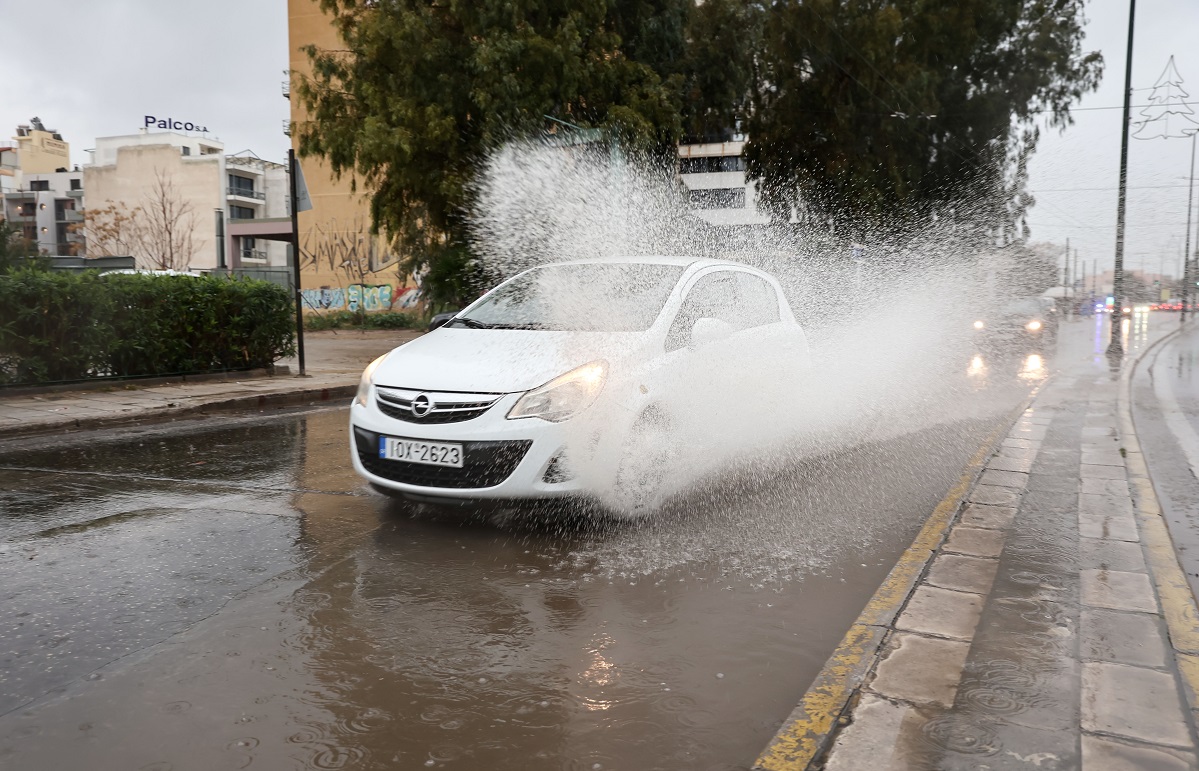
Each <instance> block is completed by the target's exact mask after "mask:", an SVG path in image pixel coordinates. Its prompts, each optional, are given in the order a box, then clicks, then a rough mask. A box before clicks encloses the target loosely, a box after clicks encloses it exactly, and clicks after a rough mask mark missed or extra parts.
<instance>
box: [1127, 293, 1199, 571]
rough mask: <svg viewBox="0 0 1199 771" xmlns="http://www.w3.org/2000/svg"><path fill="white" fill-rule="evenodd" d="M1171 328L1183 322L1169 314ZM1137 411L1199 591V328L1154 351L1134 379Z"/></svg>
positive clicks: (1161, 494) (1144, 445) (1157, 482)
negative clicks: (1198, 477)
mask: <svg viewBox="0 0 1199 771" xmlns="http://www.w3.org/2000/svg"><path fill="white" fill-rule="evenodd" d="M1167 320H1168V325H1169V327H1171V328H1173V327H1175V326H1177V325H1178V318H1177V314H1169V315H1168V316H1167V317H1166V319H1163V321H1167ZM1133 416H1134V419H1135V420H1136V425H1137V436H1138V438H1139V439H1140V442H1141V449H1142V451H1143V452H1144V453H1145V460H1146V462H1147V463H1148V464H1149V467H1150V469H1151V470H1152V473H1153V483H1154V487H1155V488H1156V489H1157V494H1158V498H1159V499H1160V500H1161V503H1162V507H1163V509H1164V511H1165V514H1166V521H1167V523H1168V524H1169V527H1170V535H1171V537H1172V538H1173V539H1174V545H1175V548H1176V549H1177V550H1178V554H1179V557H1180V558H1181V561H1182V567H1183V570H1185V571H1186V574H1187V579H1188V580H1189V581H1190V583H1191V591H1192V592H1196V593H1199V479H1197V478H1196V474H1199V327H1196V326H1195V324H1194V322H1191V323H1190V324H1188V326H1187V327H1186V328H1185V329H1184V330H1183V331H1182V333H1181V334H1179V335H1177V336H1176V337H1174V338H1172V339H1171V340H1169V341H1167V342H1165V343H1162V344H1161V345H1159V346H1157V347H1156V348H1155V349H1154V350H1152V351H1151V352H1150V353H1149V354H1148V356H1147V357H1146V359H1145V360H1144V361H1143V362H1142V363H1141V366H1140V367H1139V368H1138V369H1137V372H1136V377H1135V379H1134V380H1133Z"/></svg>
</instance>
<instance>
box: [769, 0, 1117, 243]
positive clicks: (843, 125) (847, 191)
mask: <svg viewBox="0 0 1199 771" xmlns="http://www.w3.org/2000/svg"><path fill="white" fill-rule="evenodd" d="M1082 7H1083V0H1052V1H1048V0H931V1H930V0H804V1H803V2H799V1H798V0H790V1H787V2H779V3H775V4H772V5H770V6H769V9H768V10H767V11H765V13H766V18H765V22H764V30H765V31H764V33H763V47H762V51H761V55H760V73H759V78H758V82H757V88H756V92H755V98H754V104H753V107H754V109H753V114H752V116H751V118H750V121H749V134H750V137H751V144H750V146H749V148H748V150H747V161H748V167H749V170H750V173H751V175H752V176H753V177H755V178H757V179H759V180H760V184H759V189H760V196H761V197H762V199H763V201H764V203H765V204H766V205H767V206H768V207H770V208H771V209H773V211H774V213H775V214H776V216H778V217H781V218H783V221H786V219H787V218H789V217H790V216H791V213H792V212H796V211H797V212H798V213H799V215H800V216H801V217H802V218H805V219H806V220H807V221H808V222H811V223H818V224H820V225H822V226H824V225H828V224H831V225H832V226H833V227H835V228H838V229H840V230H841V231H842V232H845V233H846V235H847V236H848V237H851V238H852V237H862V236H863V234H864V233H866V232H868V231H869V230H870V228H871V227H872V226H874V225H876V224H878V223H879V222H882V221H888V223H889V225H890V226H891V227H894V225H895V224H896V223H897V221H900V220H903V219H905V218H906V219H907V220H909V221H912V222H917V223H925V222H928V221H929V220H930V219H932V218H941V219H944V218H950V219H953V220H956V221H957V222H959V223H961V227H962V228H964V229H966V230H969V231H971V232H970V233H969V234H968V235H969V237H970V238H973V239H976V240H981V241H987V242H990V243H1004V242H1013V241H1019V240H1020V239H1021V237H1023V236H1024V234H1025V232H1026V231H1025V227H1024V225H1023V222H1022V219H1023V213H1024V212H1025V211H1026V209H1027V207H1028V206H1029V205H1031V203H1032V200H1031V198H1030V197H1029V196H1028V195H1027V193H1026V192H1024V191H1023V175H1024V173H1023V168H1022V167H1023V164H1025V163H1026V162H1027V159H1028V157H1029V155H1030V153H1031V152H1032V149H1033V147H1035V143H1036V139H1037V136H1038V131H1037V129H1036V127H1035V122H1036V118H1037V117H1038V116H1039V115H1040V114H1042V113H1043V114H1046V115H1047V116H1048V121H1049V124H1050V125H1051V126H1056V127H1065V126H1066V125H1068V124H1069V123H1070V114H1069V107H1070V105H1071V104H1072V103H1074V102H1075V101H1076V100H1077V99H1079V98H1080V97H1081V95H1082V94H1083V93H1085V92H1086V91H1089V90H1093V89H1094V88H1095V87H1096V86H1097V85H1098V82H1099V78H1100V75H1101V71H1102V59H1101V57H1100V55H1099V54H1098V53H1089V54H1084V53H1083V52H1082V50H1081V40H1082V25H1083V17H1082Z"/></svg>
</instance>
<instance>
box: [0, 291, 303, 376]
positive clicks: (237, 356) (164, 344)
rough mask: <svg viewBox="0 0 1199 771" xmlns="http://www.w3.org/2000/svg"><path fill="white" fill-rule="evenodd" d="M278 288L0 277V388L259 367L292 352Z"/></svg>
mask: <svg viewBox="0 0 1199 771" xmlns="http://www.w3.org/2000/svg"><path fill="white" fill-rule="evenodd" d="M294 321H295V316H294V306H293V305H292V298H291V295H290V293H289V292H288V291H287V290H286V289H284V288H283V287H280V286H276V285H274V284H271V283H269V282H265V281H255V280H252V279H244V278H242V279H231V278H225V277H221V276H199V277H197V276H161V275H146V274H109V275H103V276H100V275H97V274H95V273H92V272H85V273H77V274H76V273H59V272H50V271H38V270H17V271H14V272H12V273H9V274H6V275H0V384H14V383H48V382H56V381H69V380H84V379H89V378H99V377H136V376H144V375H174V374H190V373H200V372H216V371H224V370H238V369H249V368H253V367H264V366H267V365H269V364H271V363H273V362H274V361H276V360H277V359H279V358H281V357H283V356H288V355H291V354H292V353H294V351H295V332H294Z"/></svg>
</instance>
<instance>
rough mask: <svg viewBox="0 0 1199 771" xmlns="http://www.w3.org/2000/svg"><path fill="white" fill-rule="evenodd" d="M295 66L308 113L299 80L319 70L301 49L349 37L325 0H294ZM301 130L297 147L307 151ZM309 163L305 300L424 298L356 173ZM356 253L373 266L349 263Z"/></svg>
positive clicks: (384, 304) (387, 304)
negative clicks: (373, 214) (377, 232)
mask: <svg viewBox="0 0 1199 771" xmlns="http://www.w3.org/2000/svg"><path fill="white" fill-rule="evenodd" d="M287 18H288V37H289V51H290V55H289V62H288V64H289V69H290V70H291V72H292V73H293V74H292V76H291V77H292V96H291V119H292V122H293V124H296V123H301V122H303V121H304V120H305V117H306V115H305V112H304V110H303V108H302V106H301V104H300V98H299V96H298V95H297V94H296V88H295V84H296V83H297V82H298V81H299V80H300V77H301V76H302V75H308V74H309V73H311V71H312V68H311V67H310V65H309V61H308V55H307V54H305V53H304V52H303V51H302V50H300V49H301V48H302V47H303V46H306V45H312V44H315V45H317V46H319V47H321V48H341V47H343V44H342V43H341V41H340V40H339V39H338V37H337V32H336V30H335V29H334V28H333V25H332V24H331V23H330V19H329V17H328V16H326V15H324V14H323V13H321V10H320V5H319V3H318V0H288V3H287ZM297 133H298V132H294V131H293V133H292V146H293V148H294V149H296V151H297V153H298V151H299V145H298V139H297ZM300 162H301V165H302V167H303V170H304V180H305V182H306V183H307V184H308V192H309V195H311V197H312V206H313V208H312V210H311V211H306V212H300V215H299V228H300V251H301V256H302V261H301V263H300V264H301V269H302V275H301V283H302V285H303V288H304V290H305V300H306V303H305V306H306V308H307V309H309V310H311V305H316V306H317V307H319V308H329V309H340V308H347V307H348V308H354V307H356V306H357V304H358V303H361V304H363V305H364V306H365V307H366V308H367V309H368V310H387V309H389V308H390V309H393V310H401V309H403V308H406V307H409V306H410V305H411V304H412V303H414V302H415V300H416V299H417V295H416V294H414V292H413V291H412V288H411V285H410V284H409V285H407V286H406V285H405V284H404V283H403V282H401V281H400V278H399V273H398V269H397V263H396V258H395V255H394V254H393V253H392V250H391V248H390V247H388V246H387V245H386V242H385V241H383V240H382V239H377V238H372V237H371V235H370V224H371V220H370V206H369V203H368V199H367V197H366V196H364V195H362V193H361V192H359V193H357V194H355V193H353V192H351V191H350V181H349V178H348V176H347V177H343V178H342V179H340V180H335V179H334V178H333V174H332V172H331V171H330V170H329V167H328V166H327V165H326V164H325V163H324V162H323V161H321V160H320V159H318V158H313V157H309V158H303V159H301V161H300ZM346 260H350V261H351V263H353V264H360V265H362V266H363V267H364V268H365V269H366V275H365V276H362V275H360V274H359V272H358V270H357V269H351V268H346V267H342V263H344V262H345V261H346Z"/></svg>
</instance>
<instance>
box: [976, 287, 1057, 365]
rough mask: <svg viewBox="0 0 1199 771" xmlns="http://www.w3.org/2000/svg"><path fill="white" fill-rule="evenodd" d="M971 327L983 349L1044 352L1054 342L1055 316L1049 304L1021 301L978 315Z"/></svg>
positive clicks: (1055, 333) (1055, 332)
mask: <svg viewBox="0 0 1199 771" xmlns="http://www.w3.org/2000/svg"><path fill="white" fill-rule="evenodd" d="M973 326H974V339H975V342H976V344H977V345H978V346H980V347H983V348H1001V349H1006V348H1012V349H1013V352H1020V351H1023V350H1024V349H1025V348H1028V347H1030V346H1031V347H1034V348H1037V349H1043V348H1045V347H1047V346H1049V345H1050V344H1052V343H1053V342H1054V341H1055V340H1056V339H1057V327H1058V313H1057V310H1056V308H1055V307H1054V306H1053V303H1052V301H1047V300H1043V299H1042V298H1023V299H1020V300H1015V301H1012V302H1009V303H1007V304H1006V305H1003V306H1001V307H999V308H998V309H997V310H995V311H993V312H990V313H987V314H984V315H980V316H977V317H976V318H975V319H974V323H973Z"/></svg>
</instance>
